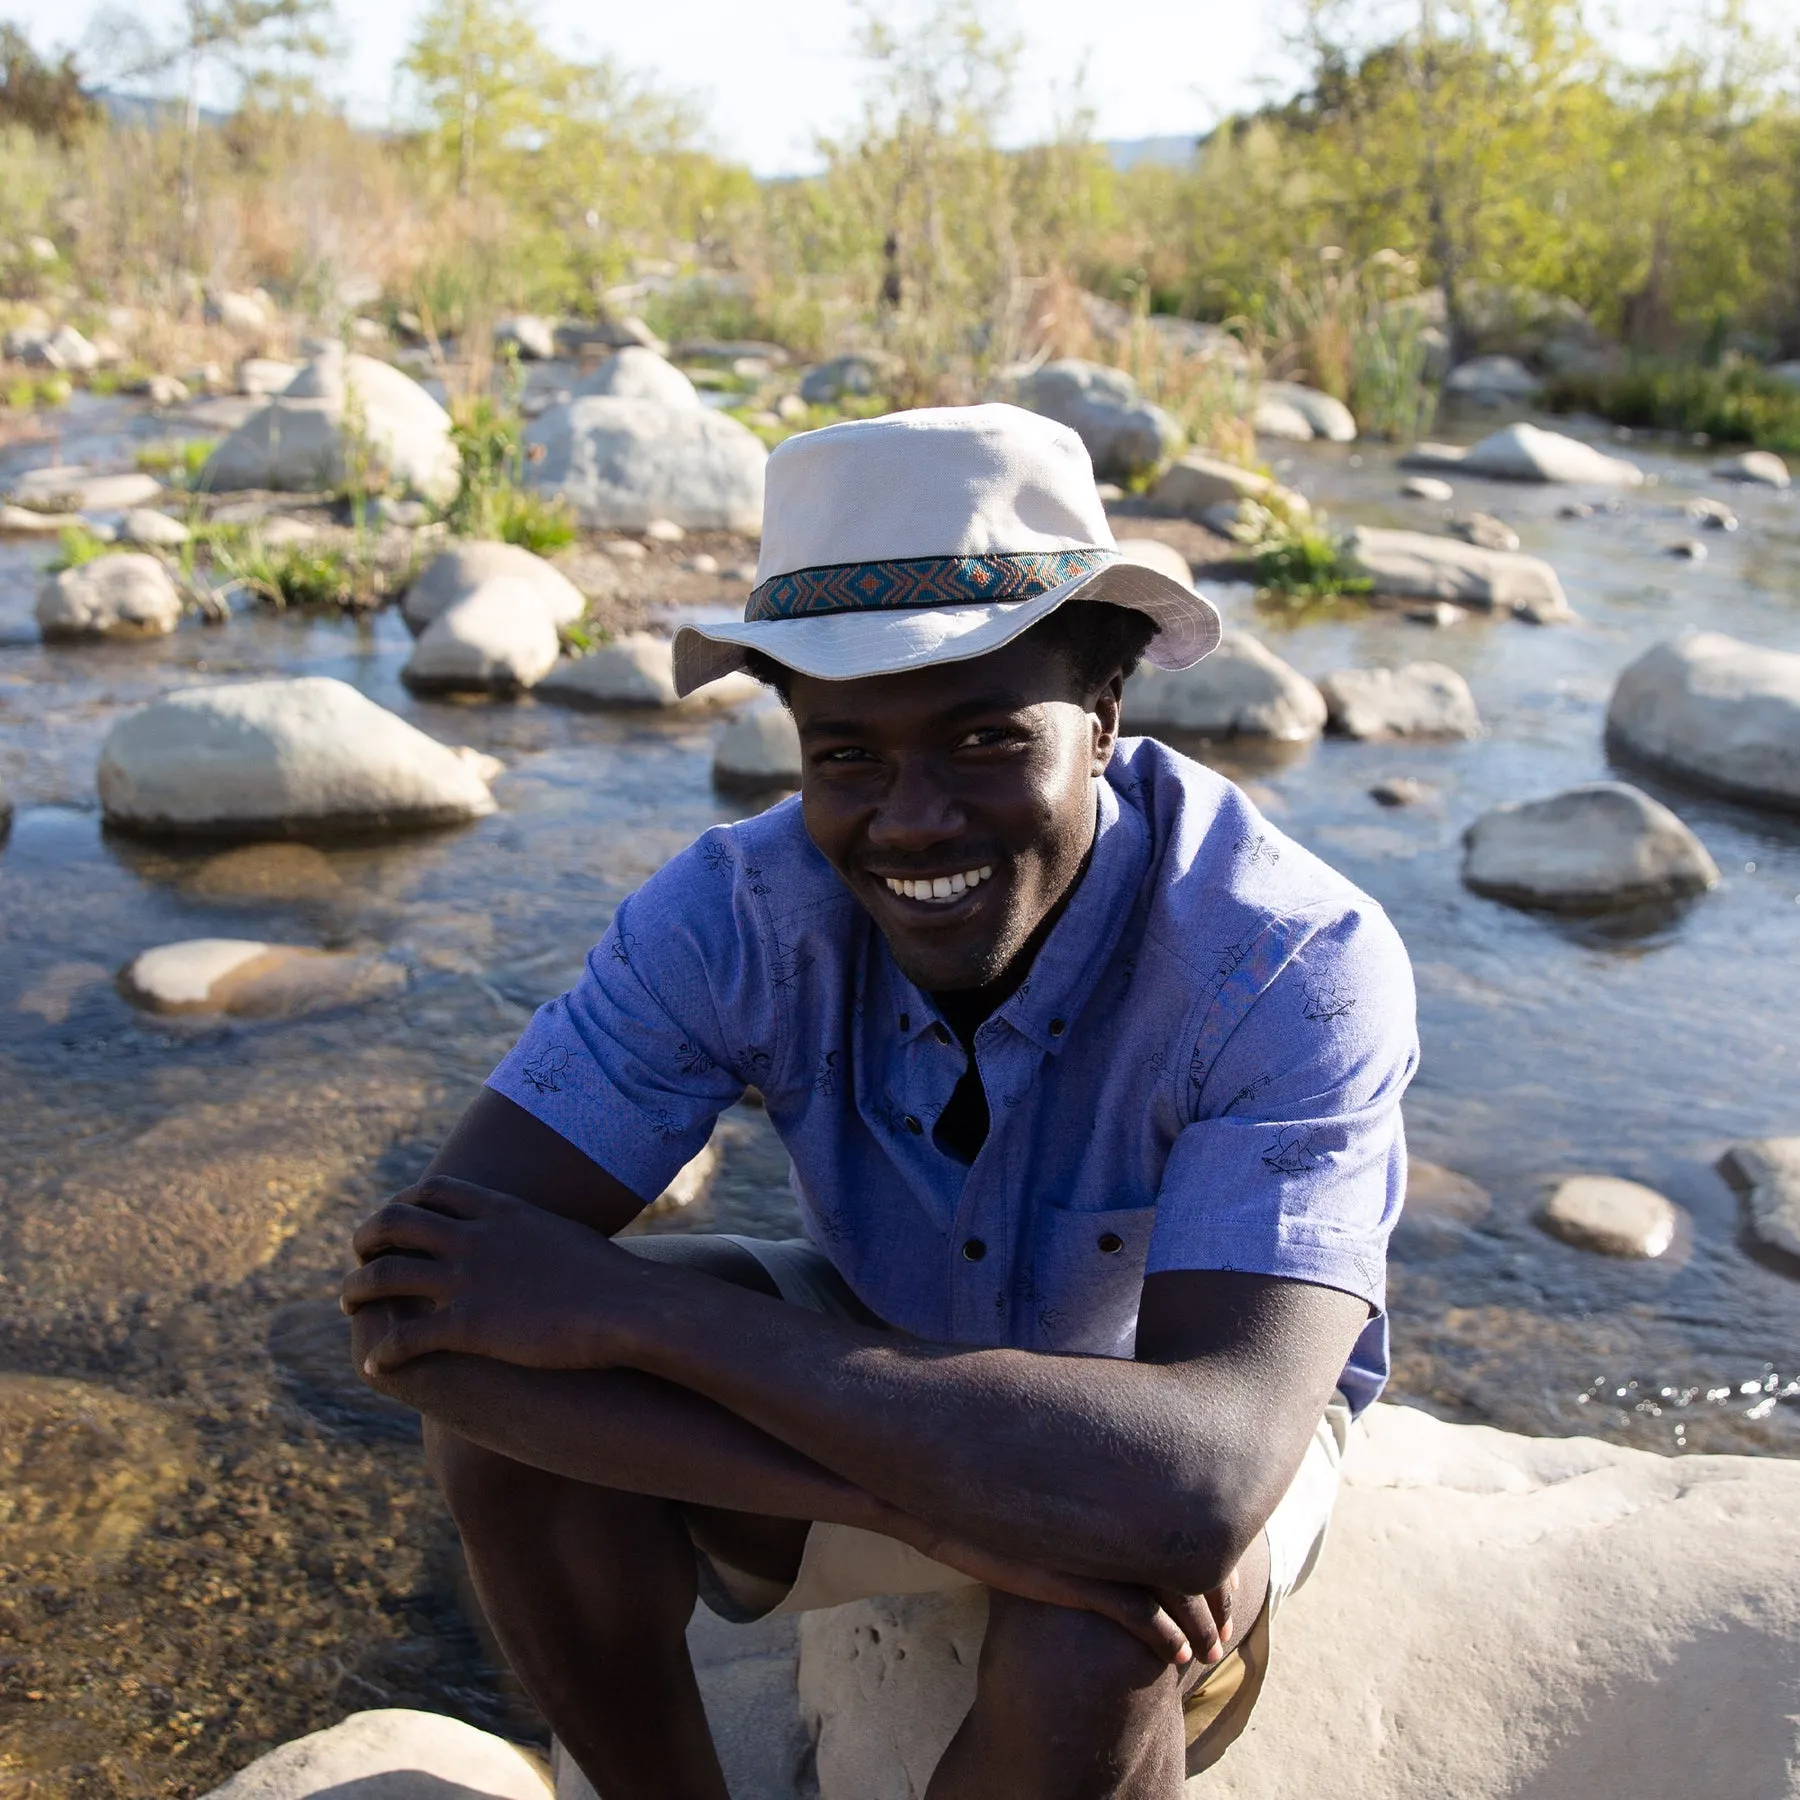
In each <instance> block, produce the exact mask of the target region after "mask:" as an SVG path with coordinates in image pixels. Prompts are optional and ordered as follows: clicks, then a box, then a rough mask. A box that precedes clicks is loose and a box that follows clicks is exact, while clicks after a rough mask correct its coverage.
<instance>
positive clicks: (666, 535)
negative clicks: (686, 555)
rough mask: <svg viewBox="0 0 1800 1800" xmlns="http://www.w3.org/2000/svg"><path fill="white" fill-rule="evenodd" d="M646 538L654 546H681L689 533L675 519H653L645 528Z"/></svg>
mask: <svg viewBox="0 0 1800 1800" xmlns="http://www.w3.org/2000/svg"><path fill="white" fill-rule="evenodd" d="M644 536H645V537H646V538H648V539H649V540H650V542H651V543H653V544H679V543H680V542H681V540H682V539H683V538H684V537H686V536H687V533H686V532H685V531H683V530H682V528H681V527H680V526H679V525H677V524H676V523H675V521H674V520H673V519H652V520H651V521H650V523H649V524H648V525H646V526H645V527H644Z"/></svg>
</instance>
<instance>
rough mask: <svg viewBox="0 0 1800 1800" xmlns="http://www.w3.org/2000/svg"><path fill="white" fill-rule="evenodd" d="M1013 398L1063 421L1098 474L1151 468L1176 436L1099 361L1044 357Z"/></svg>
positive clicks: (1175, 429)
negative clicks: (1078, 439) (1061, 359)
mask: <svg viewBox="0 0 1800 1800" xmlns="http://www.w3.org/2000/svg"><path fill="white" fill-rule="evenodd" d="M804 391H805V390H804V389H803V390H802V392H804ZM1016 398H1017V400H1018V403H1019V405H1021V406H1025V407H1029V408H1030V409H1031V411H1033V412H1035V413H1042V414H1043V415H1044V416H1045V417H1046V418H1050V419H1055V420H1056V421H1057V422H1058V423H1059V424H1062V425H1067V426H1068V427H1069V429H1070V430H1071V431H1073V432H1074V433H1075V434H1076V435H1077V436H1078V437H1079V438H1080V439H1081V441H1082V442H1083V443H1084V444H1085V445H1086V446H1087V452H1088V456H1089V457H1090V458H1091V459H1092V461H1093V465H1094V474H1095V476H1096V478H1098V479H1100V480H1106V479H1108V478H1109V477H1118V478H1121V479H1123V478H1125V477H1128V476H1132V475H1137V474H1141V473H1142V472H1143V471H1144V470H1146V469H1154V468H1155V467H1156V466H1157V464H1158V463H1160V462H1161V461H1162V460H1163V459H1164V458H1165V457H1167V456H1169V455H1171V454H1173V452H1174V451H1175V449H1176V448H1177V446H1179V444H1180V442H1181V428H1180V427H1179V426H1178V425H1177V424H1176V423H1175V421H1174V420H1173V419H1172V418H1170V417H1169V415H1168V414H1167V413H1166V412H1164V411H1163V409H1162V408H1161V407H1160V406H1153V405H1152V404H1151V403H1150V402H1149V401H1148V400H1146V399H1144V397H1143V396H1142V395H1141V394H1140V393H1139V392H1138V390H1137V383H1136V382H1134V381H1133V380H1132V379H1131V377H1130V376H1129V375H1127V374H1126V373H1125V372H1124V371H1123V370H1122V369H1109V368H1106V367H1105V366H1103V365H1102V364H1100V363H1091V362H1082V361H1080V360H1078V359H1076V358H1073V357H1071V358H1068V359H1066V360H1064V361H1062V362H1052V363H1045V364H1044V366H1043V367H1042V368H1041V369H1037V370H1035V371H1033V372H1032V373H1031V374H1030V375H1028V376H1026V377H1025V378H1024V379H1023V380H1022V381H1020V382H1019V383H1018V384H1017V389H1016Z"/></svg>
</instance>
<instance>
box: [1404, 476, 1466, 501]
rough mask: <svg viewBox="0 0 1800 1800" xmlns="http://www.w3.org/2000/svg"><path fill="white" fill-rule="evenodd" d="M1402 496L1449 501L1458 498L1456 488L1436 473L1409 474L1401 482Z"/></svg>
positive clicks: (1407, 498) (1406, 498)
mask: <svg viewBox="0 0 1800 1800" xmlns="http://www.w3.org/2000/svg"><path fill="white" fill-rule="evenodd" d="M1400 498H1401V499H1402V500H1435V501H1448V500H1454V499H1455V498H1456V489H1455V488H1453V487H1452V486H1451V485H1450V484H1449V482H1447V481H1442V480H1440V479H1439V478H1438V477H1437V476H1436V475H1409V476H1407V478H1406V479H1405V480H1404V481H1403V482H1401V484H1400Z"/></svg>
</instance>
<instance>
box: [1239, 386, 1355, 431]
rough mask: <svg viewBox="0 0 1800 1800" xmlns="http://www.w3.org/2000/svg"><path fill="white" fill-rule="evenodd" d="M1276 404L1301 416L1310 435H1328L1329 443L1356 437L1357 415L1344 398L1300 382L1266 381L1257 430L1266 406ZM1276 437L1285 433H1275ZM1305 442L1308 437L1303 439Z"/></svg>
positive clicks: (1258, 410)
mask: <svg viewBox="0 0 1800 1800" xmlns="http://www.w3.org/2000/svg"><path fill="white" fill-rule="evenodd" d="M1264 404H1273V405H1275V406H1279V407H1281V408H1284V409H1285V410H1286V411H1287V412H1288V413H1292V414H1295V415H1297V416H1298V417H1299V419H1300V421H1301V423H1302V424H1304V425H1305V426H1306V429H1307V434H1308V436H1309V437H1314V438H1324V439H1325V441H1326V442H1327V443H1332V444H1349V443H1353V442H1354V441H1355V439H1356V418H1355V415H1354V414H1353V413H1352V412H1351V411H1350V409H1349V407H1347V406H1346V405H1345V404H1344V403H1343V401H1341V400H1334V399H1333V398H1332V397H1331V395H1329V394H1322V393H1320V392H1319V390H1318V389H1317V388H1311V387H1307V386H1305V385H1304V384H1302V383H1301V382H1298V381H1265V382H1264V383H1263V384H1262V394H1261V397H1260V400H1259V403H1258V406H1257V424H1256V429H1257V430H1258V431H1259V432H1260V431H1261V430H1262V429H1263V427H1262V424H1261V422H1260V421H1261V418H1262V406H1263V405H1264ZM1268 435H1269V436H1272V437H1279V436H1281V435H1283V434H1282V433H1280V432H1271V433H1269V434H1268ZM1302 441H1304V440H1302Z"/></svg>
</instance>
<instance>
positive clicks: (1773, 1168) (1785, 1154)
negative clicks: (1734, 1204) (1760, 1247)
mask: <svg viewBox="0 0 1800 1800" xmlns="http://www.w3.org/2000/svg"><path fill="white" fill-rule="evenodd" d="M1719 1168H1720V1171H1721V1172H1722V1173H1723V1174H1724V1176H1725V1178H1726V1180H1728V1181H1729V1182H1731V1183H1732V1185H1733V1186H1735V1187H1736V1188H1738V1189H1739V1190H1740V1191H1741V1192H1742V1194H1743V1196H1744V1213H1745V1218H1746V1222H1747V1223H1748V1225H1749V1227H1750V1234H1751V1236H1752V1237H1754V1238H1756V1239H1757V1241H1758V1242H1759V1243H1764V1244H1767V1245H1768V1246H1769V1247H1770V1248H1771V1249H1774V1250H1781V1251H1785V1252H1786V1253H1787V1254H1788V1255H1789V1256H1793V1257H1800V1137H1773V1138H1751V1139H1749V1140H1747V1141H1746V1142H1744V1143H1740V1144H1733V1145H1732V1146H1731V1148H1730V1149H1729V1150H1727V1151H1726V1152H1725V1154H1724V1156H1722V1157H1721V1158H1720V1159H1719Z"/></svg>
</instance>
